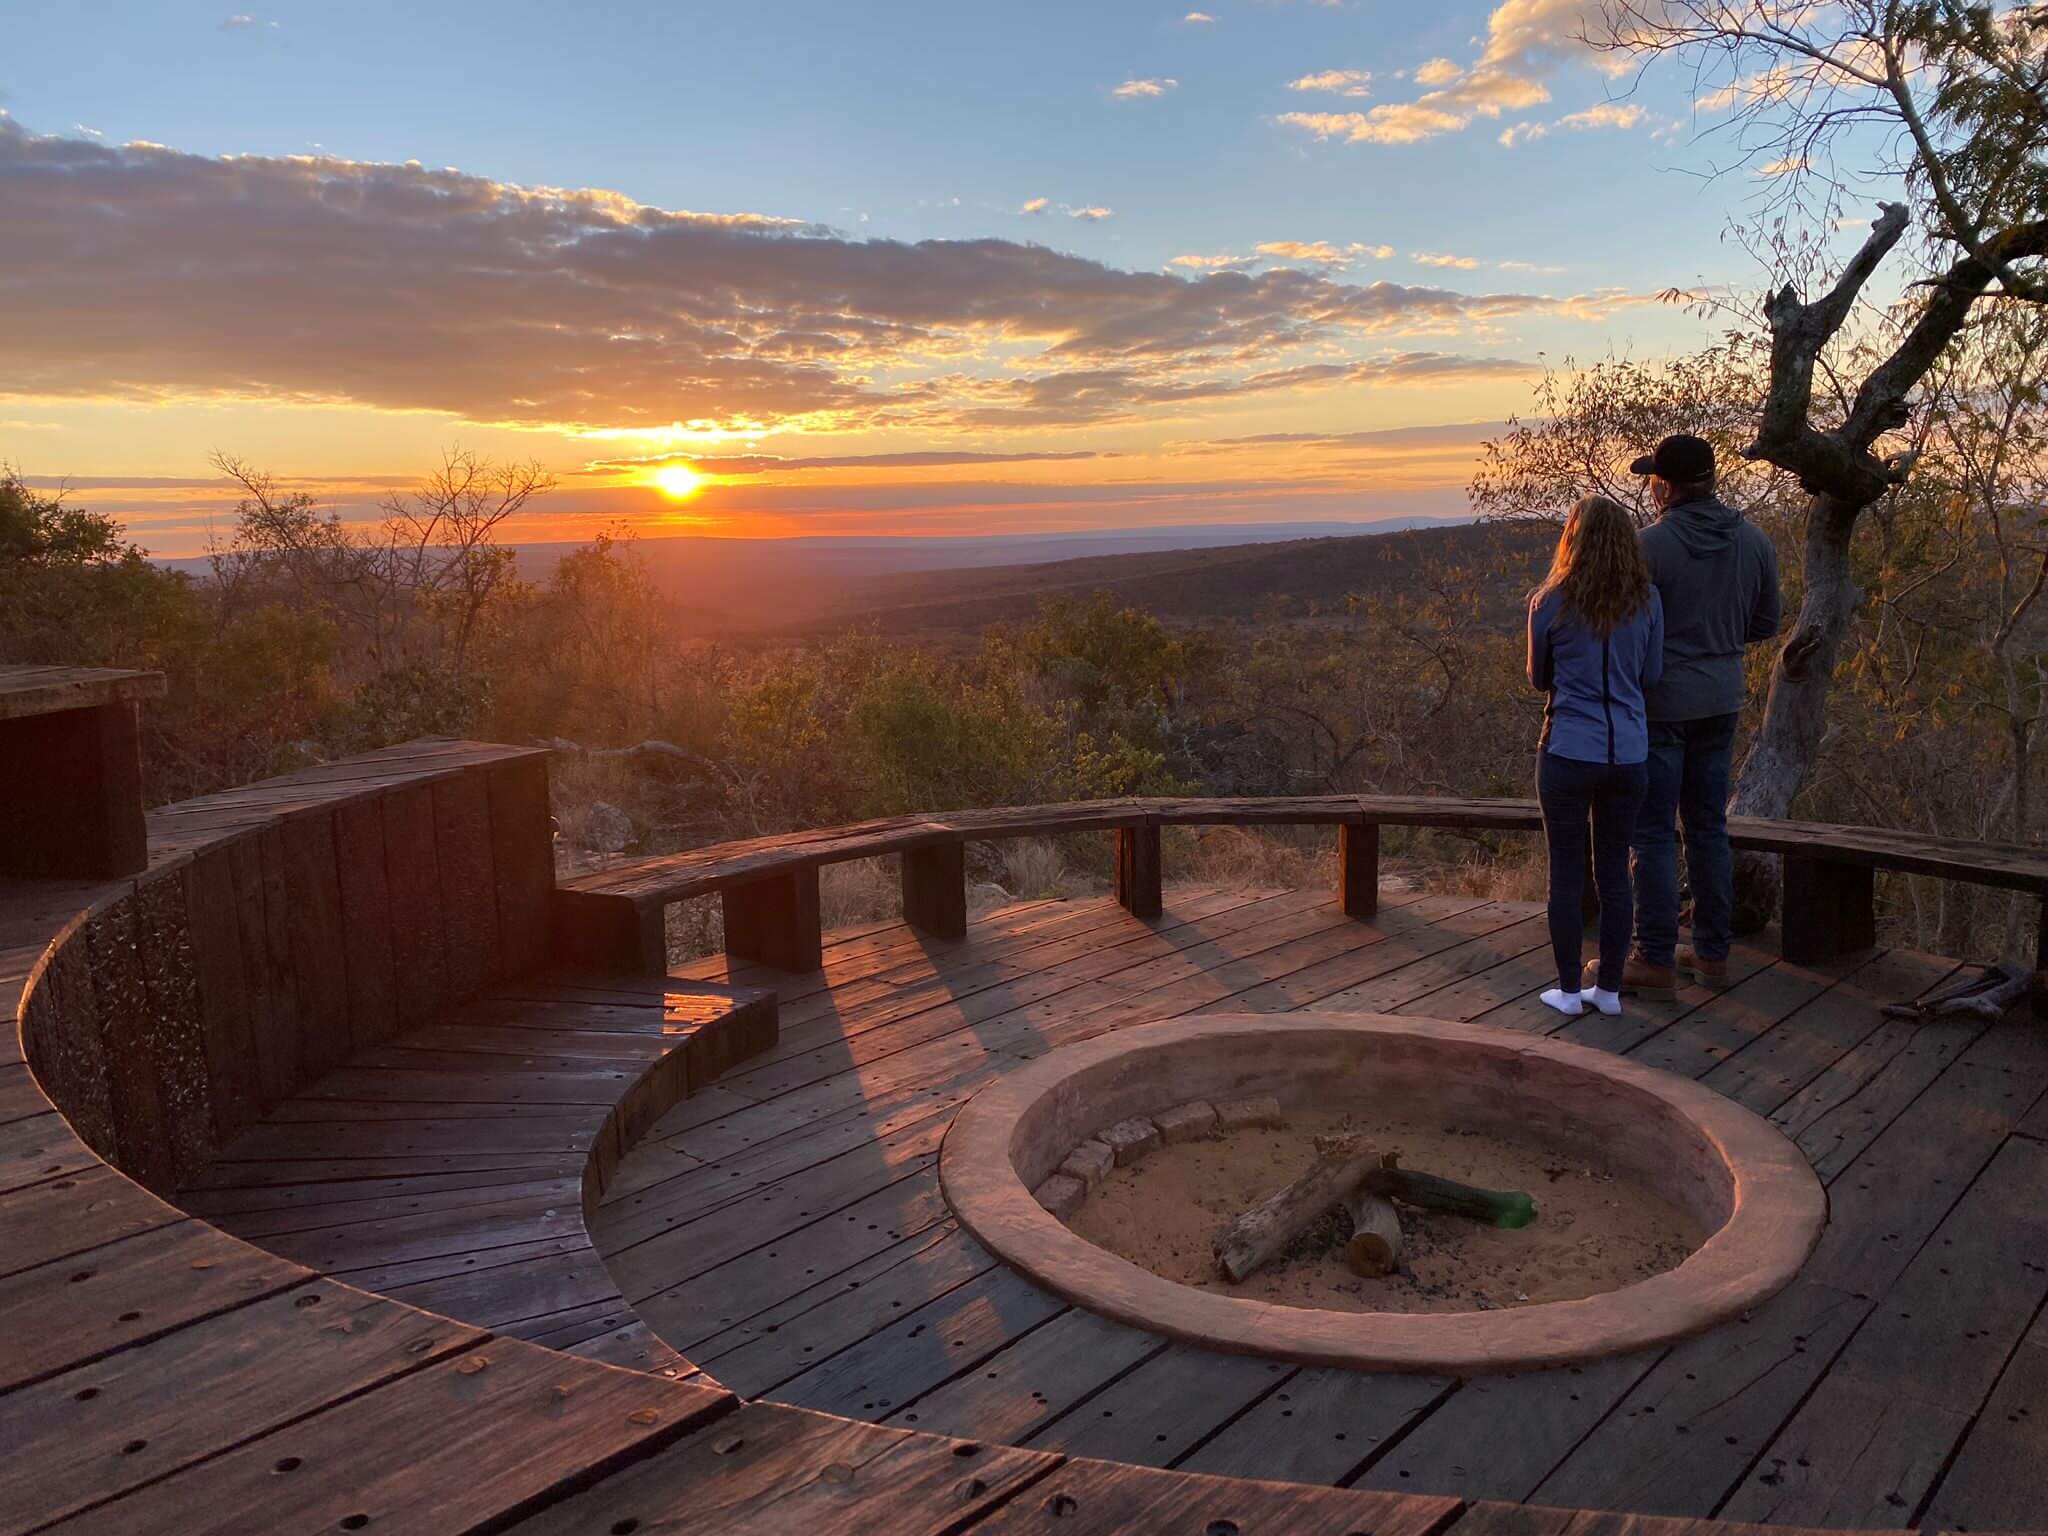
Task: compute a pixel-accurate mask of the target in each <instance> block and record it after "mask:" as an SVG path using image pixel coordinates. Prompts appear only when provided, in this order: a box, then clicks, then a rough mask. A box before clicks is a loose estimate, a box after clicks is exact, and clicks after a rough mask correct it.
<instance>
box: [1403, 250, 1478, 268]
mask: <svg viewBox="0 0 2048 1536" xmlns="http://www.w3.org/2000/svg"><path fill="white" fill-rule="evenodd" d="M1408 259H1409V260H1410V261H1412V262H1415V263H1416V264H1417V265H1418V266H1424V267H1456V268H1457V269H1458V270H1459V271H1461V272H1470V271H1471V270H1472V269H1473V268H1475V267H1477V266H1478V265H1479V262H1478V259H1477V258H1476V257H1472V256H1445V255H1442V254H1439V253H1437V252H1433V251H1410V252H1409V253H1408Z"/></svg>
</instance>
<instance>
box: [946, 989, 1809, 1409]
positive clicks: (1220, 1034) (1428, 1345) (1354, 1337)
mask: <svg viewBox="0 0 2048 1536" xmlns="http://www.w3.org/2000/svg"><path fill="white" fill-rule="evenodd" d="M1351 1030H1356V1031H1359V1032H1361V1033H1367V1034H1376V1035H1405V1036H1411V1037H1416V1038H1420V1039H1426V1040H1430V1041H1434V1042H1444V1041H1466V1042H1470V1043H1473V1044H1476V1045H1482V1046H1485V1047H1487V1048H1488V1049H1489V1050H1490V1051H1496V1052H1498V1051H1506V1052H1511V1053H1513V1054H1515V1055H1518V1056H1522V1057H1525V1058H1529V1059H1532V1060H1537V1061H1544V1062H1548V1063H1553V1064H1556V1065H1559V1066H1564V1067H1567V1068H1569V1069H1572V1070H1574V1071H1577V1072H1590V1073H1592V1074H1594V1075H1596V1076H1598V1077H1600V1078H1603V1079H1606V1080H1607V1081H1608V1082H1610V1083H1612V1084H1614V1085H1616V1086H1618V1087H1620V1088H1622V1089H1624V1090H1633V1091H1636V1092H1639V1093H1644V1094H1647V1095H1649V1096H1651V1097H1653V1098H1655V1099H1658V1100H1660V1101H1662V1103H1663V1104H1664V1105H1665V1106H1666V1107H1667V1108H1669V1109H1671V1110H1672V1111H1675V1112H1676V1114H1677V1115H1678V1116H1679V1117H1680V1118H1681V1119H1682V1120H1684V1121H1685V1122H1686V1123H1687V1125H1688V1127H1689V1128H1690V1129H1692V1130H1693V1131H1695V1132H1697V1133H1698V1135H1699V1136H1700V1138H1701V1140H1702V1142H1703V1144H1704V1145H1705V1146H1706V1147H1708V1148H1709V1149H1710V1150H1711V1151H1712V1153H1713V1154H1714V1155H1715V1156H1716V1157H1718V1158H1719V1160H1720V1162H1721V1164H1722V1165H1723V1167H1724V1168H1725V1169H1726V1172H1727V1175H1728V1178H1729V1180H1730V1185H1731V1192H1730V1200H1729V1205H1730V1211H1729V1215H1728V1217H1727V1220H1726V1221H1725V1222H1724V1223H1723V1224H1722V1225H1721V1226H1720V1227H1719V1228H1718V1229H1717V1230H1716V1231H1714V1232H1713V1233H1711V1234H1710V1235H1709V1237H1708V1238H1707V1240H1706V1241H1705V1242H1704V1243H1703V1244H1702V1245H1701V1246H1700V1247H1699V1248H1698V1249H1696V1250H1695V1251H1694V1252H1693V1253H1692V1254H1691V1255H1690V1256H1689V1257H1688V1258H1687V1259H1685V1261H1684V1262H1682V1263H1681V1264H1679V1265H1677V1266H1676V1267H1675V1268H1672V1269H1669V1270H1666V1271H1664V1272H1663V1273H1662V1274H1658V1275H1654V1276H1651V1277H1650V1278H1648V1279H1645V1280H1640V1281H1637V1282H1635V1283H1634V1284H1631V1285H1627V1286H1623V1287H1620V1288H1619V1289H1616V1290H1612V1291H1606V1292H1603V1293H1601V1294H1599V1295H1596V1296H1588V1297H1583V1298H1580V1299H1578V1300H1575V1301H1557V1302H1544V1303H1538V1304H1535V1305H1531V1306H1523V1307H1516V1308H1511V1309H1503V1310H1494V1311H1470V1312H1438V1313H1373V1312H1366V1313H1359V1312H1339V1311H1332V1310H1324V1309H1317V1308H1308V1307H1290V1306H1282V1305H1279V1304H1277V1303H1271V1302H1262V1301H1256V1300H1251V1299H1248V1298H1244V1297H1237V1296H1229V1295H1225V1294H1221V1293H1218V1292H1213V1291H1203V1290H1198V1289H1196V1288H1194V1287H1192V1286H1186V1285H1182V1284H1179V1283H1177V1282H1175V1281H1172V1280H1168V1279H1165V1278H1164V1277H1162V1276H1159V1275H1155V1274H1153V1273H1152V1272H1151V1271H1150V1270H1147V1269H1144V1268H1142V1267H1140V1266H1139V1265H1136V1264H1133V1263H1131V1262H1130V1261H1128V1260H1126V1259H1123V1258H1120V1257H1118V1256H1117V1255H1115V1254H1113V1253H1111V1252H1109V1251H1108V1250H1107V1249H1103V1248H1098V1247H1096V1246H1095V1245H1094V1244H1093V1243H1091V1242H1089V1241H1088V1240H1087V1239H1085V1238H1082V1237H1079V1236H1077V1235H1076V1234H1075V1233H1073V1232H1071V1231H1069V1230H1068V1229H1067V1227H1066V1226H1065V1225H1064V1224H1062V1223H1061V1222H1060V1221H1059V1220H1058V1219H1057V1218H1055V1217H1054V1216H1053V1215H1051V1213H1049V1212H1048V1211H1046V1210H1045V1209H1044V1208H1043V1207H1042V1206H1040V1205H1039V1203H1038V1201H1037V1199H1036V1198H1035V1197H1034V1196H1033V1194H1032V1192H1031V1190H1030V1189H1029V1188H1028V1187H1027V1186H1026V1185H1025V1182H1024V1179H1023V1177H1022V1175H1021V1174H1020V1173H1019V1172H1018V1170H1017V1167H1016V1164H1015V1161H1014V1144H1015V1136H1016V1134H1017V1132H1018V1131H1019V1128H1020V1126H1021V1124H1022V1122H1023V1120H1024V1117H1025V1116H1026V1115H1027V1114H1028V1113H1029V1112H1030V1111H1031V1110H1032V1109H1033V1108H1034V1107H1035V1106H1037V1105H1038V1104H1039V1103H1040V1102H1041V1101H1042V1100H1044V1099H1046V1098H1047V1096H1048V1095H1050V1094H1052V1093H1053V1092H1054V1091H1055V1090H1056V1089H1057V1088H1058V1087H1059V1085H1061V1084H1062V1083H1064V1082H1066V1081H1067V1080H1069V1079H1070V1078H1073V1077H1076V1076H1079V1075H1081V1074H1083V1073H1086V1072H1089V1071H1091V1070H1092V1069H1095V1068H1098V1067H1101V1066H1103V1065H1104V1064H1106V1063H1111V1062H1114V1061H1116V1060H1117V1059H1119V1058H1121V1057H1124V1056H1127V1055H1132V1054H1135V1053H1141V1052H1146V1051H1152V1050H1159V1049H1162V1048H1164V1049H1171V1048H1174V1047H1182V1046H1187V1045H1190V1044H1193V1043H1196V1042H1199V1041H1203V1040H1208V1039H1218V1038H1232V1037H1242V1036H1247V1035H1251V1036H1257V1035H1275V1036H1277V1035H1284V1034H1289V1033H1311V1034H1328V1033H1330V1032H1332V1031H1336V1032H1344V1031H1351ZM1159 1107H1160V1108H1165V1107H1167V1106H1166V1105H1165V1104H1163V1103H1162V1104H1161V1105H1160V1106H1159ZM939 1178H940V1185H941V1188H942V1189H943V1191H944V1194H945V1198H946V1202H947V1204H948V1205H949V1206H950V1207H951V1208H952V1210H953V1213H954V1215H955V1216H956V1217H958V1219H959V1221H960V1223H961V1225H962V1226H963V1227H965V1228H966V1229H967V1231H968V1232H969V1233H971V1234H972V1235H973V1236H974V1237H975V1238H976V1239H977V1240H978V1241H979V1242H981V1243H982V1244H983V1245H984V1246H985V1247H987V1248H989V1249H990V1250H991V1251H992V1252H994V1253H995V1254H997V1255H998V1256H999V1257H1001V1258H1002V1259H1003V1260H1004V1261H1005V1262H1006V1263H1008V1264H1010V1265H1011V1266H1012V1267H1013V1268H1015V1269H1017V1270H1019V1271H1020V1272H1022V1273H1023V1274H1024V1275H1026V1276H1027V1277H1028V1278H1030V1279H1031V1280H1033V1281H1035V1282H1036V1283H1038V1284H1039V1285H1042V1286H1044V1287H1045V1288H1046V1289H1048V1290H1051V1291H1053V1292H1054V1293H1055V1294H1057V1295H1060V1296H1062V1297H1064V1298H1066V1299H1067V1300H1069V1301H1072V1302H1074V1303H1075V1304H1076V1305H1079V1306H1083V1307H1086V1308H1087V1309H1089V1310H1090V1311H1093V1312H1097V1313H1100V1314H1102V1315H1104V1316H1107V1317H1110V1318H1113V1319H1115V1320H1116V1321H1119V1322H1123V1323H1127V1324H1129V1325H1131V1326H1132V1327H1135V1328H1141V1329H1144V1330H1145V1331H1147V1332H1151V1333H1157V1334H1162V1335H1165V1336H1167V1337H1170V1338H1174V1339H1179V1340H1183V1341H1186V1342H1189V1343H1194V1344H1199V1345H1202V1346H1205V1347H1207V1348H1211V1349H1217V1350H1223V1351H1226V1352H1230V1353H1238V1354H1256V1355H1264V1356H1269V1357H1276V1358H1281V1359H1287V1360H1293V1361H1298V1362H1300V1363H1303V1364H1309V1365H1334V1366H1343V1367H1347V1368H1350V1369H1353V1370H1368V1371H1407V1372H1428V1373H1449V1374H1454V1375H1467V1376H1469V1375H1484V1374H1488V1373H1492V1372H1500V1371H1513V1370H1524V1369H1530V1368H1536V1367H1545V1366H1556V1365H1564V1364H1576V1363H1580V1362H1583V1361H1587V1360H1593V1359H1599V1358H1602V1357H1605V1356H1608V1355H1615V1354H1623V1353H1627V1352H1630V1351H1633V1350H1637V1349H1642V1348H1646V1347H1649V1346H1651V1345H1656V1344H1663V1343H1669V1342H1671V1341H1672V1340H1674V1339H1678V1338H1682V1337H1685V1336H1687V1335H1689V1334H1694V1333H1699V1332H1701V1331H1703V1330H1705V1329H1707V1328H1710V1327H1712V1326H1714V1325H1715V1324H1717V1323H1720V1322H1724V1321H1727V1320H1729V1319H1732V1318H1734V1317H1736V1316H1739V1315H1740V1314H1741V1313H1743V1312H1745V1311H1747V1310H1748V1309H1750V1308H1752V1307H1754V1306H1756V1305H1758V1304H1759V1303H1761V1302H1762V1301H1764V1300H1766V1299H1767V1298H1769V1297H1770V1296H1772V1295H1775V1294H1776V1293H1777V1292H1778V1291H1779V1290H1781V1289H1783V1287H1784V1286H1785V1285H1786V1284H1787V1283H1788V1282H1790V1281H1791V1279H1792V1278H1793V1276H1794V1275H1796V1274H1797V1273H1798V1271H1799V1269H1800V1267H1801V1265H1803V1264H1804V1263H1805V1262H1806V1259H1807V1258H1808V1256H1809V1255H1810V1254H1811V1253H1812V1251H1813V1247H1814V1245H1815V1243H1816V1242H1818V1240H1819V1237H1820V1231H1821V1227H1822V1225H1823V1223H1824V1222H1825V1220H1826V1214H1827V1200H1826V1195H1825V1193H1824V1192H1823V1191H1822V1189H1821V1186H1820V1181H1819V1180H1818V1179H1817V1178H1816V1177H1815V1175H1814V1172H1813V1170H1812V1168H1811V1167H1810V1166H1809V1165H1808V1164H1807V1161H1806V1159H1805V1157H1804V1156H1803V1155H1802V1154H1801V1153H1800V1152H1799V1149H1798V1148H1797V1147H1795V1146H1794V1145H1793V1144H1792V1143H1791V1142H1790V1141H1789V1140H1787V1139H1786V1137H1785V1136H1784V1135H1783V1134H1782V1133H1781V1132H1780V1131H1779V1130H1778V1129H1777V1128H1776V1127H1775V1126H1773V1125H1771V1124H1770V1123H1769V1122H1768V1121H1766V1120H1764V1119H1763V1118H1762V1117H1761V1116H1758V1115H1756V1114H1754V1113H1753V1112H1751V1111H1750V1110H1748V1109H1745V1108H1744V1107H1743V1106H1741V1105H1739V1104H1737V1103H1735V1102H1734V1101H1733V1100H1731V1099H1727V1098H1724V1097H1722V1096H1721V1095H1720V1094H1718V1093H1715V1092H1714V1091H1713V1090H1711V1089H1709V1088H1705V1087H1702V1086H1701V1085H1700V1084H1698V1083H1696V1082H1693V1081H1691V1080H1689V1079H1686V1078H1681V1077H1677V1076H1674V1075H1673V1074H1671V1073H1668V1072H1663V1071H1659V1070H1657V1069H1655V1068H1652V1067H1647V1066H1643V1065H1642V1064H1640V1063H1637V1062H1633V1061H1630V1060H1628V1059H1627V1058H1626V1057H1621V1056H1616V1055H1614V1054H1612V1053H1610V1052H1607V1051H1601V1050H1596V1049H1592V1048H1590V1047H1586V1046H1579V1045H1573V1044H1571V1043H1569V1042H1566V1041H1561V1040H1553V1039H1550V1038H1548V1037H1545V1036H1541V1035H1527V1034H1522V1033H1519V1032H1516V1031H1512V1030H1503V1029H1497V1028H1493V1027H1490V1026H1485V1025H1478V1024H1465V1023H1456V1022H1451V1021H1446V1020H1437V1019H1426V1018H1409V1017H1397V1016H1394V1015H1389V1014H1361V1013H1314V1012H1303V1013H1289V1014H1209V1015H1202V1016H1198V1017H1192V1018H1182V1019H1170V1020H1164V1021H1161V1022H1158V1023H1153V1024H1142V1025H1135V1026H1132V1027H1130V1028H1127V1029H1121V1030H1116V1031H1112V1032H1111V1033H1109V1034H1105V1035H1100V1036H1097V1037H1095V1038H1094V1039H1091V1040H1086V1041H1082V1042H1079V1043H1077V1044H1074V1045H1069V1046H1062V1047H1059V1048H1058V1049H1056V1050H1053V1051H1051V1052H1049V1053H1047V1054H1046V1055H1044V1056H1042V1057H1039V1058H1038V1059H1037V1060H1035V1061H1032V1062H1030V1063H1028V1064H1027V1065H1025V1066H1024V1067H1022V1068H1020V1069H1019V1070H1017V1071H1015V1072H1012V1073H1009V1074H1007V1075H1005V1076H1003V1077H1001V1078H998V1079H997V1080H995V1081H994V1082H993V1083H991V1084H989V1085H988V1086H987V1087H985V1088H983V1089H982V1090H981V1091H980V1092H979V1093H977V1094H976V1095H975V1096H974V1097H973V1098H972V1099H970V1100H969V1101H968V1102H967V1104H966V1105H965V1106H964V1107H963V1108H962V1109H961V1111H960V1113H959V1114H958V1115H957V1116H956V1117H955V1118H954V1121H953V1123H952V1125H951V1126H950V1127H949V1128H948V1130H947V1132H946V1136H945V1139H944V1142H943V1144H942V1146H941V1149H940V1157H939Z"/></svg>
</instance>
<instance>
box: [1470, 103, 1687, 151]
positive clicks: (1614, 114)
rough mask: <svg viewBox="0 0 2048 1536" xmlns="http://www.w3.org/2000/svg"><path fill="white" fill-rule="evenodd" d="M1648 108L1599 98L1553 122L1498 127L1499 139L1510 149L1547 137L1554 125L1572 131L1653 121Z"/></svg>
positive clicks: (1577, 131) (1633, 125)
mask: <svg viewBox="0 0 2048 1536" xmlns="http://www.w3.org/2000/svg"><path fill="white" fill-rule="evenodd" d="M1654 121H1656V119H1654V118H1652V117H1651V116H1650V114H1649V112H1648V111H1646V110H1645V109H1644V108H1642V107H1640V106H1637V105H1635V104H1634V103H1633V102H1630V103H1626V104H1624V103H1622V102H1617V101H1602V102H1598V103H1595V104H1594V105H1593V106H1590V107H1587V108H1586V109H1585V110H1584V111H1583V112H1567V113H1566V114H1565V115H1564V116H1563V117H1560V118H1558V119H1557V120H1556V121H1554V122H1549V123H1539V122H1526V123H1516V124H1514V125H1513V126H1511V127H1508V128H1504V129H1502V130H1501V134H1500V142H1501V143H1502V144H1504V145H1506V146H1507V147H1508V148H1509V149H1513V148H1514V147H1515V146H1516V145H1518V144H1528V143H1532V142H1534V141H1535V140H1537V139H1543V138H1548V137H1549V136H1550V132H1551V130H1552V129H1553V128H1566V129H1569V130H1571V131H1572V132H1574V133H1584V132H1586V131H1587V130H1588V129H1594V128H1634V127H1636V126H1638V125H1639V124H1642V123H1645V122H1654Z"/></svg>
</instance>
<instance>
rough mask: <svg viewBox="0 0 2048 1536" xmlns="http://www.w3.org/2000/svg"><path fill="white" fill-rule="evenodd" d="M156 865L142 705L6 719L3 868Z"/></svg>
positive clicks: (98, 870) (45, 870) (103, 874)
mask: <svg viewBox="0 0 2048 1536" xmlns="http://www.w3.org/2000/svg"><path fill="white" fill-rule="evenodd" d="M148 862H149V839H148V834H147V832H146V831H145V830H144V828H143V822H142V742H141V734H140V731H139V728H138V726H137V722H136V713H135V706H134V705H133V704H130V703H113V704H97V705H93V706H91V707H90V708H85V709H64V710H58V711H55V712H54V713H50V714H38V715H28V716H25V717H21V718H17V719H0V875H16V876H22V877H25V878H31V879H73V880H106V879H112V878H114V877H115V876H118V875H133V874H137V873H139V872H140V871H141V870H142V869H143V867H144V866H145V865H147V864H148Z"/></svg>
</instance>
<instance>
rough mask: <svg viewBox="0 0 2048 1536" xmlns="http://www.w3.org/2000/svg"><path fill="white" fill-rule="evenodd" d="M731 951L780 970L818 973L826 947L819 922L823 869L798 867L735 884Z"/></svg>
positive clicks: (729, 897) (729, 919)
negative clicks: (820, 881) (820, 883)
mask: <svg viewBox="0 0 2048 1536" xmlns="http://www.w3.org/2000/svg"><path fill="white" fill-rule="evenodd" d="M723 901H724V904H725V952H726V953H727V954H728V955H732V956H734V957H736V958H738V959H741V960H752V961H755V962H756V963H758V964H761V965H771V966H773V967H775V969H776V970H778V971H815V970H816V969H817V968H818V966H819V963H820V960H821V957H822V955H823V951H824V944H823V938H822V935H821V933H820V931H819V925H818V870H817V866H815V865H813V866H811V867H810V868H808V869H793V870H789V871H786V872H785V873H782V874H777V875H768V876H765V877H763V878H762V879H759V880H748V881H746V882H744V883H743V884H739V885H729V886H727V887H726V888H725V890H724V892H723Z"/></svg>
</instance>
